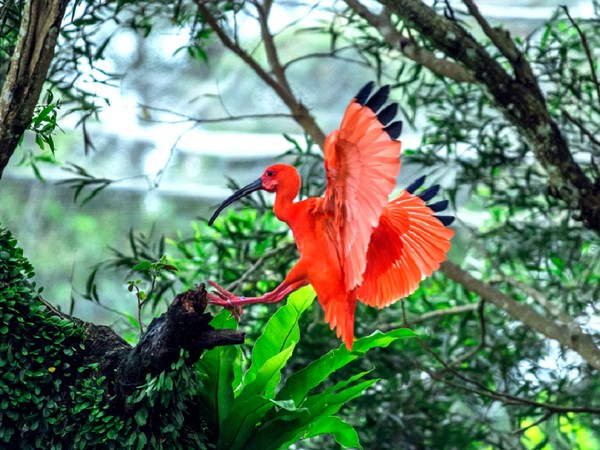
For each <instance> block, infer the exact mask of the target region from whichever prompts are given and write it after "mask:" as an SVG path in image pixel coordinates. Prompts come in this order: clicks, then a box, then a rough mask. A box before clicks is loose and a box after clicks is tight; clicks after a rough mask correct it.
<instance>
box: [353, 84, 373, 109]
mask: <svg viewBox="0 0 600 450" xmlns="http://www.w3.org/2000/svg"><path fill="white" fill-rule="evenodd" d="M373 86H375V82H374V81H369V82H368V83H367V84H365V85H364V86H363V87H362V88H361V89H360V91H358V94H356V97H355V98H356V102H357V103H358V104H359V105H362V106H365V103H366V102H367V99H368V98H369V96H370V95H371V91H372V90H373Z"/></svg>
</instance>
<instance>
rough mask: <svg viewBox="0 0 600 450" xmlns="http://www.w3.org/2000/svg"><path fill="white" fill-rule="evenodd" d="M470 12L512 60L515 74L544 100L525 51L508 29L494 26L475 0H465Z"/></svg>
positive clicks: (502, 51)
mask: <svg viewBox="0 0 600 450" xmlns="http://www.w3.org/2000/svg"><path fill="white" fill-rule="evenodd" d="M463 1H464V3H465V5H466V6H467V9H468V10H469V13H471V15H472V16H473V17H474V18H475V20H476V21H477V23H478V24H479V26H480V27H481V29H482V30H483V32H484V33H485V34H486V36H487V37H489V38H490V40H491V41H492V43H493V44H494V45H495V46H496V48H497V49H498V50H500V52H501V53H502V54H503V55H504V56H506V59H508V61H509V62H510V64H511V66H512V67H513V70H514V72H515V76H516V77H517V79H518V80H519V81H521V82H522V83H523V84H525V85H528V86H531V87H532V89H534V90H535V94H536V96H537V97H538V98H539V99H540V100H541V101H543V98H544V97H543V95H542V92H541V91H540V89H539V86H538V84H537V82H536V78H535V76H534V75H533V70H531V66H530V65H529V62H528V61H527V59H525V56H524V55H523V53H521V52H520V51H519V49H518V48H517V46H516V45H515V43H514V41H513V40H512V39H511V37H510V34H509V33H508V32H507V31H506V30H502V29H499V28H492V26H491V25H490V24H489V22H488V21H487V20H485V18H484V17H483V16H482V15H481V13H480V12H479V8H477V5H476V4H475V2H474V1H473V0H463Z"/></svg>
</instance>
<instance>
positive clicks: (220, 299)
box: [206, 281, 243, 320]
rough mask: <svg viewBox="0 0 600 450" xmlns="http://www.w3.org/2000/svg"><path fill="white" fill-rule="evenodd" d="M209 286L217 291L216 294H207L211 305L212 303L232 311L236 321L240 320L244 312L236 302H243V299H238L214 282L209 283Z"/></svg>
mask: <svg viewBox="0 0 600 450" xmlns="http://www.w3.org/2000/svg"><path fill="white" fill-rule="evenodd" d="M208 284H210V285H211V286H212V287H214V288H215V289H216V290H217V292H215V293H207V294H206V298H208V301H209V303H211V304H213V305H217V306H222V307H223V308H225V309H227V310H228V311H231V314H233V317H235V320H240V317H241V316H242V314H243V311H242V307H241V305H237V304H236V301H237V300H242V299H243V298H240V297H237V296H236V295H234V294H233V293H231V292H229V291H228V290H226V289H223V288H222V287H221V286H219V285H218V284H217V283H215V282H214V281H209V282H208Z"/></svg>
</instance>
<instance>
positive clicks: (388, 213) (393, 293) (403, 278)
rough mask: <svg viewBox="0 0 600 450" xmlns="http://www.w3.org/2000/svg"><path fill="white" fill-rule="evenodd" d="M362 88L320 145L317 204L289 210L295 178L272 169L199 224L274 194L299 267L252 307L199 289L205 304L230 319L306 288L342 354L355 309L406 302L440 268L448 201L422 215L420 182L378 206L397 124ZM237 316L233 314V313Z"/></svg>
mask: <svg viewBox="0 0 600 450" xmlns="http://www.w3.org/2000/svg"><path fill="white" fill-rule="evenodd" d="M372 90H373V82H371V83H368V84H367V85H366V86H365V87H363V88H362V89H361V90H360V92H359V93H358V95H357V96H356V98H354V99H353V100H352V101H351V102H350V105H349V106H348V108H347V109H346V113H345V114H344V118H343V119H342V124H341V125H340V129H339V130H336V131H334V132H333V133H331V134H330V135H329V136H328V137H327V139H326V140H325V145H324V155H325V170H326V173H327V188H326V191H325V196H324V197H321V198H307V199H306V200H302V201H297V202H295V201H294V199H295V198H296V197H297V196H298V193H299V192H300V183H301V181H300V175H298V172H297V171H296V169H295V168H294V167H293V166H290V165H287V164H275V165H272V166H269V167H267V168H266V169H265V171H264V172H263V174H262V176H261V177H260V178H259V179H258V180H256V181H254V182H252V183H250V184H249V185H248V186H246V187H244V188H242V189H240V190H239V191H237V192H236V193H234V194H233V195H232V196H230V197H229V198H228V199H226V200H225V201H224V202H223V203H222V204H221V205H220V206H219V208H218V209H217V210H216V211H215V213H214V214H213V216H212V217H211V218H210V220H209V222H208V223H209V225H212V223H213V222H214V220H215V218H216V217H217V216H218V215H219V213H220V212H221V211H222V210H223V209H224V208H225V207H227V206H228V205H230V204H231V203H233V202H234V201H236V200H238V199H240V198H242V197H244V196H246V195H248V194H250V193H251V192H254V191H257V190H261V189H262V190H265V191H267V192H274V193H275V203H274V205H273V211H274V212H275V215H276V216H277V218H278V219H279V220H281V221H283V222H285V223H287V224H288V225H289V227H290V228H291V230H292V233H293V234H294V238H295V239H296V245H297V246H298V250H299V252H300V259H299V260H298V262H297V263H296V265H295V266H294V267H293V268H292V269H291V270H290V272H289V273H288V274H287V276H286V277H285V279H284V280H283V282H282V283H281V284H280V285H279V286H278V287H277V288H275V290H273V291H272V292H269V293H266V294H265V295H262V296H260V297H238V296H236V295H234V294H232V293H231V292H229V291H227V290H225V289H223V288H222V287H220V286H219V285H217V284H216V283H214V282H212V281H209V284H210V285H211V286H213V287H214V288H215V289H216V290H217V291H216V292H215V293H214V294H208V298H209V300H210V302H211V303H213V304H217V305H220V306H223V307H225V308H227V309H230V310H231V311H232V312H233V313H234V314H235V315H236V316H238V314H239V313H241V307H242V306H243V305H248V304H252V303H275V302H279V301H281V300H283V299H284V298H285V297H286V296H287V295H288V294H290V293H291V292H293V291H295V290H296V289H298V288H300V287H302V286H305V285H307V284H311V285H312V286H313V287H314V289H315V291H316V293H317V297H318V300H319V303H320V304H321V306H322V307H323V309H324V310H325V320H326V321H327V322H328V323H329V325H330V327H331V328H332V329H333V328H335V329H336V334H337V335H338V336H339V337H341V338H342V340H343V341H344V342H345V344H346V347H347V348H348V349H349V350H351V349H352V342H353V340H354V310H355V308H356V300H360V301H362V302H363V303H366V304H367V305H370V306H377V307H378V308H383V307H384V306H388V305H390V304H392V303H394V302H395V301H397V300H399V299H401V298H403V297H406V296H407V295H409V294H411V293H412V292H414V291H415V290H416V289H417V287H418V286H419V283H420V282H421V280H423V278H425V277H427V276H429V275H431V274H432V273H433V272H434V271H435V270H437V269H438V268H439V265H440V263H441V262H442V261H444V259H446V253H447V252H448V250H449V249H450V239H451V238H452V236H453V235H454V232H453V231H452V230H450V229H448V228H446V225H449V224H450V223H451V222H452V221H453V220H454V218H453V217H451V216H436V215H434V213H435V212H439V211H441V210H444V209H445V208H446V207H447V205H448V201H447V200H444V201H441V202H438V203H435V204H432V205H426V203H425V202H426V201H428V200H429V199H431V198H432V197H433V196H434V195H435V194H436V193H437V190H438V189H439V186H433V187H431V188H429V189H427V190H425V191H423V193H421V194H420V195H418V196H417V195H413V192H414V191H415V190H416V189H418V188H419V187H420V186H421V185H422V184H423V182H424V180H425V177H421V178H420V179H419V180H417V181H416V182H414V183H413V184H412V185H411V186H409V187H408V188H406V189H405V190H403V191H402V192H401V193H400V195H399V196H398V197H396V198H395V199H393V200H391V201H389V200H388V197H389V195H390V194H391V193H392V190H393V189H394V187H395V185H396V177H397V175H398V172H399V170H400V142H399V141H398V140H397V138H398V136H399V135H400V132H401V129H402V122H401V121H396V122H393V123H390V122H391V120H392V119H393V118H394V116H395V115H396V111H397V107H398V105H397V104H390V105H388V106H387V107H385V108H383V109H381V108H382V106H383V105H384V104H385V102H386V101H387V98H388V95H389V86H385V87H383V88H381V89H380V90H378V91H377V92H376V93H375V94H373V95H372V96H371V91H372ZM236 309H237V311H236Z"/></svg>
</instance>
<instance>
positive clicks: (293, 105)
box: [195, 0, 325, 142]
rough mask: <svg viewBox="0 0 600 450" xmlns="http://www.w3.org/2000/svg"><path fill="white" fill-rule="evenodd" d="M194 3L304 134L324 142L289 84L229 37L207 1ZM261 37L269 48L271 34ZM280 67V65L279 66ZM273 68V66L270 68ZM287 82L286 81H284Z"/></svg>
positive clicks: (318, 129) (218, 34) (207, 21)
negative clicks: (288, 111) (264, 84)
mask: <svg viewBox="0 0 600 450" xmlns="http://www.w3.org/2000/svg"><path fill="white" fill-rule="evenodd" d="M195 2H196V5H197V6H198V10H199V11H200V13H201V14H202V16H203V17H204V20H206V23H207V24H208V25H209V26H210V27H211V28H212V29H213V30H214V32H215V33H216V35H217V36H218V37H219V39H220V40H221V42H222V43H223V45H225V47H227V48H228V49H230V50H231V51H232V52H233V53H234V54H236V55H237V56H239V57H240V58H241V59H242V61H244V62H245V63H246V64H247V65H248V66H249V67H250V68H251V69H252V70H254V72H255V73H256V74H257V75H258V76H259V77H260V79H261V80H263V81H264V82H265V83H266V84H267V86H269V87H270V88H271V89H273V90H274V91H275V93H276V94H277V95H278V96H279V98H281V100H282V101H283V102H284V103H285V104H286V106H287V107H288V108H289V110H290V112H291V113H292V115H293V116H294V120H296V122H297V123H298V124H300V126H301V127H302V128H303V129H304V131H305V132H306V134H308V135H309V136H312V137H316V139H318V141H317V142H324V141H325V135H324V134H323V132H322V131H321V129H320V128H319V126H318V125H317V123H316V122H315V120H314V118H313V117H312V116H311V114H310V112H309V111H308V109H307V108H306V106H304V105H303V104H302V102H300V101H298V100H297V99H296V97H295V96H294V95H293V93H292V92H291V89H290V88H289V85H287V87H286V86H285V85H282V84H281V82H279V81H278V80H277V79H275V78H273V77H272V76H271V75H269V74H268V73H267V71H266V70H265V69H264V68H263V67H262V66H261V65H260V64H259V63H258V62H257V61H256V60H255V59H254V58H252V56H250V54H249V53H248V52H246V51H245V50H244V49H243V48H241V47H240V46H239V45H238V44H237V42H235V41H234V40H233V39H231V38H230V37H229V35H228V34H227V32H226V31H225V29H224V28H223V27H222V26H221V25H220V24H219V22H218V20H217V18H216V17H215V16H214V14H213V13H212V12H211V10H210V9H209V7H208V6H207V5H208V3H207V2H206V1H204V0H195ZM263 38H266V39H267V40H269V42H267V43H264V45H265V48H269V47H270V46H272V45H273V41H272V38H273V37H272V36H271V34H270V33H267V34H264V33H263ZM279 67H281V66H279ZM271 69H272V70H273V69H274V68H273V67H272V68H271ZM275 71H277V67H275ZM285 84H287V82H286V83H285Z"/></svg>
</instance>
